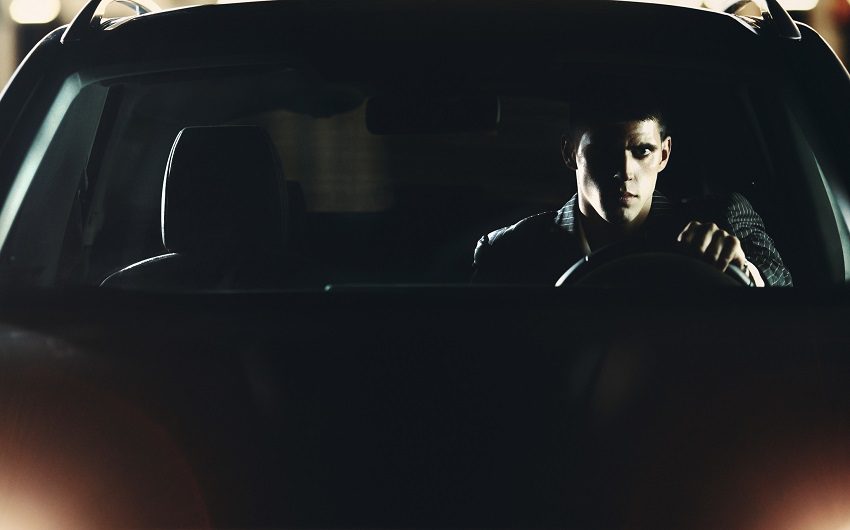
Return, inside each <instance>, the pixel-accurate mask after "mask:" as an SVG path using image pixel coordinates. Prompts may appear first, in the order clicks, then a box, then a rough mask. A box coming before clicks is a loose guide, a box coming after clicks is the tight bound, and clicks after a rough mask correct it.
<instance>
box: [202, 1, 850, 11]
mask: <svg viewBox="0 0 850 530" xmlns="http://www.w3.org/2000/svg"><path fill="white" fill-rule="evenodd" d="M632 1H641V2H644V3H648V4H665V5H673V6H684V7H706V8H708V9H711V10H713V11H725V10H726V8H728V7H729V6H731V5H732V4H734V3H735V2H736V0H632ZM847 1H848V2H850V0H847ZM219 3H222V0H219ZM756 3H757V4H758V6H759V7H760V8H761V9H762V10H766V9H767V8H766V4H765V2H764V1H763V0H757V1H756ZM779 3H780V4H781V5H782V7H784V8H785V9H786V10H788V11H811V10H812V9H814V8H815V6H817V5H818V0H779Z"/></svg>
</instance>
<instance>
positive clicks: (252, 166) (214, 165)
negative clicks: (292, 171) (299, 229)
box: [101, 125, 289, 290]
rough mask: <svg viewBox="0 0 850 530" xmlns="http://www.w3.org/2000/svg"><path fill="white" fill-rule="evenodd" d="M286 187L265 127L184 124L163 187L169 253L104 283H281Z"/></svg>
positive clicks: (180, 286)
mask: <svg viewBox="0 0 850 530" xmlns="http://www.w3.org/2000/svg"><path fill="white" fill-rule="evenodd" d="M288 202H289V201H288V195H287V187H286V185H285V184H284V180H283V171H282V168H281V164H280V160H279V158H278V156H277V153H276V151H275V148H274V145H273V144H272V142H271V139H270V138H269V135H268V133H267V132H266V131H265V130H264V129H263V128H261V127H255V126H241V125H240V126H215V127H187V128H185V129H183V130H182V131H180V133H179V134H178V135H177V138H176V139H175V140H174V144H173V146H172V148H171V154H170V156H169V158H168V164H167V166H166V170H165V178H164V181H163V187H162V203H161V231H162V244H163V246H164V248H165V250H166V251H167V253H164V254H161V255H158V256H153V257H150V258H147V259H145V260H142V261H139V262H137V263H133V264H132V265H129V266H126V267H124V268H122V269H121V270H119V271H117V272H115V273H113V274H112V275H110V276H109V277H107V278H106V279H105V280H104V281H103V282H102V283H101V285H102V286H108V287H121V288H142V289H163V290H174V289H230V288H253V287H268V286H274V285H277V284H280V283H281V281H283V278H282V277H281V276H282V275H283V274H284V271H285V270H286V268H287V263H286V255H287V252H286V250H287V248H286V243H287V236H288V226H287V217H288V216H287V205H288Z"/></svg>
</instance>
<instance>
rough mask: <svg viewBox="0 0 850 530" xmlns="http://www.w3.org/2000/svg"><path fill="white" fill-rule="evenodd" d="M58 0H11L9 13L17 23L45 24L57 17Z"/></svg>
mask: <svg viewBox="0 0 850 530" xmlns="http://www.w3.org/2000/svg"><path fill="white" fill-rule="evenodd" d="M61 10H62V3H61V2H60V1H59V0H12V3H11V4H10V5H9V15H10V16H11V17H12V20H14V21H15V22H17V23H18V24H47V23H49V22H53V21H54V20H56V18H58V17H59V12H60V11H61Z"/></svg>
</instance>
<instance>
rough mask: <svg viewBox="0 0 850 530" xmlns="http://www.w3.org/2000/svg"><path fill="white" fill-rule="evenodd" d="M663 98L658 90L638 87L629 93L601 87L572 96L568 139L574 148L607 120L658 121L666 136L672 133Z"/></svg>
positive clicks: (663, 134) (608, 122) (609, 122)
mask: <svg viewBox="0 0 850 530" xmlns="http://www.w3.org/2000/svg"><path fill="white" fill-rule="evenodd" d="M663 99H664V98H663V96H662V95H661V94H659V93H654V92H649V91H635V90H631V91H629V93H628V94H626V95H622V94H614V93H611V92H610V91H609V90H598V91H596V92H594V93H593V94H587V95H584V96H578V97H575V98H572V99H571V101H570V117H569V123H568V125H567V127H566V128H565V130H564V137H565V140H566V141H567V142H569V145H570V149H572V150H574V149H575V148H576V146H577V145H578V142H579V140H580V139H581V137H582V135H583V134H584V133H585V132H587V131H589V130H593V129H596V128H598V127H600V126H604V125H606V124H612V123H622V122H627V121H646V120H655V122H656V123H658V130H659V131H660V132H661V139H662V140H664V139H665V138H667V137H668V136H670V127H669V122H668V120H667V115H666V113H665V111H664V110H663V108H662V101H663Z"/></svg>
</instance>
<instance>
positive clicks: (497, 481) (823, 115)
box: [0, 1, 850, 528]
mask: <svg viewBox="0 0 850 530" xmlns="http://www.w3.org/2000/svg"><path fill="white" fill-rule="evenodd" d="M776 20H778V18H777V16H776V14H774V16H769V15H767V16H766V17H765V18H762V19H752V18H744V17H737V16H733V15H727V14H721V13H713V12H709V11H705V10H695V9H686V8H676V7H670V6H658V5H647V4H637V3H629V2H616V3H601V2H599V3H578V4H573V3H568V4H565V3H563V2H561V3H557V2H536V3H533V4H522V3H518V2H496V3H494V4H488V5H487V6H486V7H484V6H481V5H476V4H473V3H467V2H460V3H441V2H437V3H433V2H414V3H408V4H403V5H398V4H391V3H383V2H371V3H365V4H358V5H352V4H349V3H343V2H339V3H329V2H303V3H302V2H294V1H293V2H290V1H285V2H256V3H244V4H228V5H216V6H201V7H193V8H186V9H177V10H173V11H164V12H155V13H149V14H144V15H141V16H135V17H128V18H126V19H115V20H105V21H101V20H99V19H97V20H96V21H95V22H96V24H94V25H92V24H89V21H88V20H82V21H77V22H75V23H74V24H73V25H72V26H71V27H70V28H61V29H60V30H57V31H55V32H53V33H51V34H50V35H48V36H47V37H45V39H44V40H43V41H42V42H41V43H40V44H39V45H38V46H36V48H35V49H34V50H33V51H32V53H31V54H30V55H29V56H28V57H27V59H26V60H25V61H24V63H23V64H22V65H21V67H20V68H19V70H18V72H17V73H16V75H15V77H14V78H13V79H12V81H11V82H10V83H9V85H8V86H7V88H6V90H5V91H4V93H3V95H2V98H0V123H2V124H3V127H0V187H2V189H3V191H4V196H5V197H6V199H5V202H4V206H3V209H2V211H0V242H1V243H2V252H0V281H2V284H3V285H4V295H3V303H2V304H0V314H1V315H2V322H3V327H2V335H0V351H2V352H3V354H2V357H0V359H2V370H0V374H2V375H0V378H1V379H2V384H0V417H2V421H0V468H2V469H4V473H3V476H0V506H3V504H2V499H3V495H5V496H6V498H7V499H8V500H7V501H6V504H5V505H6V506H7V510H6V513H7V517H8V518H9V520H11V521H20V520H24V519H25V518H26V517H29V516H30V515H32V513H38V514H39V517H41V518H42V519H43V520H44V521H47V522H46V523H45V524H46V525H47V526H51V525H52V526H53V527H63V528H72V527H80V528H90V527H104V528H114V527H157V528H192V527H216V528H218V527H223V528H243V527H244V528H277V527H281V528H367V527H368V528H420V527H435V528H437V527H439V528H461V527H463V528H473V527H474V528H482V527H499V528H518V527H523V528H525V527H538V528H544V527H545V528H555V527H557V528H644V527H646V528H649V527H654V528H777V527H786V526H787V527H789V528H791V527H805V526H806V525H826V526H824V527H825V528H829V527H835V528H838V527H840V525H841V524H846V521H847V520H850V502H848V501H847V499H848V498H850V495H848V494H850V481H848V477H850V453H848V451H847V447H848V442H850V430H848V428H850V424H848V410H850V408H848V407H850V392H848V388H850V385H848V383H849V382H850V359H848V352H850V333H848V328H847V323H846V320H847V315H848V296H847V293H846V289H845V287H844V283H845V279H846V278H847V277H848V274H850V259H848V253H850V237H848V223H847V221H848V218H847V215H850V205H848V202H847V195H846V190H847V186H848V185H850V161H848V159H847V157H846V156H845V153H846V152H847V148H848V140H850V130H848V128H850V121H848V120H847V119H846V118H847V116H850V108H848V106H850V99H848V98H847V95H848V94H850V79H848V75H847V72H846V70H844V68H843V67H842V66H841V64H840V62H839V61H838V60H837V59H836V57H835V55H834V54H833V53H832V52H831V50H830V49H829V48H828V46H827V45H826V44H825V43H824V41H823V40H822V39H821V38H820V37H819V36H818V35H817V34H816V33H815V32H814V31H813V30H811V29H810V28H808V27H806V26H804V25H802V24H797V25H796V28H798V29H799V32H800V34H801V35H800V38H799V39H796V38H789V37H788V35H787V34H786V33H787V32H786V31H785V30H787V27H784V29H783V26H781V23H780V22H777V21H776ZM628 81H632V82H639V83H649V84H650V86H658V87H659V89H662V88H663V89H664V90H666V94H667V97H668V98H669V101H671V105H672V106H673V107H674V109H675V110H676V112H677V113H678V116H679V118H680V119H679V121H678V125H677V129H676V130H677V132H676V133H675V134H676V135H678V136H677V138H682V140H681V141H679V140H678V139H677V142H679V143H677V144H676V145H677V147H676V149H678V150H679V151H677V154H676V155H674V156H679V161H677V162H675V163H676V164H679V165H678V166H676V167H671V168H670V172H671V174H672V175H676V176H678V177H677V178H669V179H668V181H667V182H666V186H667V188H668V193H670V194H671V195H672V196H675V197H683V198H684V197H688V196H692V195H694V194H701V193H706V192H715V191H727V190H733V189H734V190H736V191H740V192H742V193H744V194H745V195H747V196H748V197H749V198H750V200H751V201H752V202H753V204H754V205H755V206H756V207H757V208H758V210H759V212H760V213H761V214H762V216H763V217H764V219H765V222H766V225H767V228H768V230H770V232H771V235H772V236H773V237H774V239H775V240H776V242H777V245H778V247H779V248H780V249H781V251H782V253H783V258H784V259H785V261H786V263H787V265H788V267H789V269H790V270H791V271H792V272H793V274H794V280H795V284H796V285H797V287H795V288H793V289H763V290H759V289H744V288H726V289H716V288H711V287H709V286H705V285H703V286H700V285H693V286H680V285H670V286H668V287H666V288H657V289H653V290H651V291H649V290H647V289H643V288H641V286H640V282H639V281H637V280H636V282H635V285H634V286H633V287H632V288H617V289H607V290H606V289H600V288H578V287H576V288H571V289H568V288H563V289H558V288H554V287H552V288H540V287H529V286H498V285H474V286H473V285H468V284H467V279H468V275H469V264H470V261H471V258H472V250H473V248H474V244H475V241H476V240H477V238H478V237H479V236H480V235H481V234H483V233H486V232H487V231H489V230H492V229H495V228H498V227H499V226H503V225H505V224H508V223H510V222H512V221H514V220H516V219H518V218H520V217H521V216H523V215H528V214H530V213H533V212H534V211H537V210H539V209H541V208H542V207H543V206H545V205H548V204H551V203H552V202H553V201H558V200H565V199H566V198H568V196H569V194H570V193H571V190H570V188H569V186H570V184H569V176H568V175H564V174H562V173H561V172H562V171H563V167H562V165H561V162H560V160H559V158H558V154H557V152H556V151H557V138H558V135H559V127H561V125H562V124H561V123H560V122H559V120H558V119H557V116H556V117H553V115H552V114H550V111H552V112H558V110H559V109H560V108H561V107H560V106H559V103H560V102H562V101H569V99H570V97H571V96H572V95H573V93H572V92H571V90H584V91H589V90H593V89H594V87H596V86H599V85H601V84H606V83H622V86H623V90H629V84H628ZM576 87H582V88H580V89H577V88H576ZM399 95H401V96H404V98H407V99H406V100H407V101H427V102H432V101H436V100H441V99H440V98H443V99H442V100H445V98H448V99H452V98H473V100H475V101H485V100H487V98H489V97H490V96H494V95H495V96H499V97H500V104H501V108H500V110H501V113H502V115H501V124H500V127H501V128H500V129H499V134H498V135H493V134H490V132H492V131H490V132H487V131H485V132H483V133H479V132H477V131H473V130H472V127H471V125H476V124H479V123H480V122H478V121H475V120H472V119H469V120H464V119H461V120H460V121H461V127H460V130H458V131H454V132H450V133H446V134H442V135H439V134H438V135H434V134H426V133H433V132H435V131H436V132H441V133H445V131H444V130H443V129H446V128H447V127H448V125H447V124H449V125H450V124H455V125H457V123H456V122H455V121H452V119H451V118H446V119H444V120H442V121H440V120H437V121H436V122H432V123H430V124H427V127H431V128H432V129H434V130H426V128H427V127H426V125H423V124H422V123H418V122H416V120H415V119H414V118H409V119H408V121H407V122H405V121H404V120H402V125H403V124H404V123H408V124H410V123H413V122H416V123H418V125H417V124H416V123H414V126H413V131H412V134H406V135H403V134H387V135H384V136H382V137H381V138H383V140H381V141H382V142H384V143H382V144H381V147H380V149H381V150H380V151H374V152H380V153H382V154H381V157H382V158H378V157H377V155H374V156H373V155H370V154H369V153H371V152H372V151H369V148H370V146H372V145H373V144H372V143H370V142H372V141H373V140H364V138H367V137H366V136H359V135H357V134H354V133H351V134H349V133H348V132H345V131H343V133H340V134H341V136H339V137H335V136H334V134H335V133H334V132H333V131H337V130H341V129H339V127H338V126H337V123H338V122H335V121H333V120H334V119H336V118H337V117H338V116H352V114H350V113H352V112H354V113H355V114H353V116H354V118H353V119H354V120H355V121H356V123H357V124H360V125H358V127H360V128H364V127H365V126H363V125H362V122H363V118H364V115H363V114H356V113H357V112H360V111H363V110H364V101H365V100H366V99H369V98H377V97H380V96H385V97H394V96H399ZM442 100H441V101H442ZM529 101H531V102H530V103H529ZM541 101H542V102H543V103H540V102H541ZM281 109H282V111H281ZM358 109H360V110H358ZM553 109H554V110H553ZM279 111H280V112H284V111H285V113H286V119H287V120H289V121H288V122H287V123H293V124H295V125H294V127H295V128H294V129H286V130H285V131H284V132H280V131H278V132H279V134H280V135H282V136H283V137H285V138H287V139H286V140H283V144H280V145H278V147H279V149H281V150H282V152H283V153H282V159H283V166H284V172H285V173H295V174H296V175H297V176H300V177H302V178H304V180H303V181H302V182H301V183H300V184H301V186H302V188H303V190H302V191H301V192H300V193H302V194H303V196H304V198H302V199H303V200H304V202H305V203H306V206H304V208H303V210H304V211H303V212H302V214H301V217H300V220H299V222H298V223H294V225H293V226H295V227H296V228H294V229H293V230H297V231H298V232H299V233H298V234H297V237H296V239H297V241H298V244H299V245H300V250H301V251H302V252H303V253H304V254H305V255H306V256H307V257H308V258H309V260H311V261H310V262H311V263H318V264H320V265H317V267H316V268H315V269H311V270H320V271H328V272H321V273H320V275H319V276H320V277H319V280H318V281H314V280H310V281H305V282H303V283H298V284H296V285H293V286H288V287H287V288H281V289H227V290H224V291H222V290H216V289H203V290H183V291H180V292H174V291H169V290H167V289H157V288H156V285H153V286H151V289H132V290H122V289H110V288H106V287H100V283H101V282H102V281H103V280H104V279H105V278H107V277H108V276H109V275H110V274H112V273H114V272H115V271H116V270H119V269H121V268H122V267H125V266H127V265H129V264H131V263H134V262H137V261H139V260H143V259H145V258H147V257H150V256H153V255H156V254H157V253H158V252H162V248H161V243H160V241H159V239H158V238H159V237H160V235H159V226H158V223H159V206H160V205H159V193H160V190H161V187H162V173H163V171H164V169H165V167H166V163H167V161H168V153H169V149H170V147H171V144H172V142H173V141H174V137H175V135H176V134H177V133H178V132H179V131H180V130H182V129H183V128H184V127H188V126H197V125H204V126H209V125H218V124H223V123H229V124H233V123H239V124H241V123H245V122H251V123H255V122H256V120H254V118H255V117H256V116H263V119H264V120H265V119H266V118H267V113H269V112H271V113H273V114H274V113H275V112H279ZM364 112H365V111H364ZM274 115H275V116H277V114H274ZM292 116H298V118H293V117H292ZM252 120H253V121H252ZM323 120H324V121H323ZM328 120H330V121H328ZM355 121H352V122H345V124H348V125H346V126H351V127H354V126H353V125H351V123H355ZM264 123H270V122H264ZM328 123H330V126H326V124H328ZM464 124H465V125H466V126H467V127H466V128H464ZM323 127H325V128H324V129H323ZM396 127H399V126H398V125H396ZM417 127H418V129H417ZM391 128H392V127H391ZM358 130H359V129H358ZM364 130H365V129H364ZM286 131H290V132H286ZM291 131H295V133H293V132H291ZM329 131H330V132H329ZM346 131H347V129H346ZM407 132H408V133H410V132H411V131H407ZM390 133H392V131H390ZM287 135H288V136H287ZM319 137H321V138H324V140H315V138H319ZM311 138H313V139H314V140H315V143H309V142H311V141H313V140H310V139H311ZM328 138H330V139H328ZM546 138H554V139H555V140H554V141H552V144H551V148H550V147H549V145H548V144H546V143H545V142H546V141H548V140H546ZM689 138H690V140H689ZM299 142H302V143H299ZM304 142H307V145H308V146H307V147H305V148H304V150H303V151H299V150H297V149H295V147H293V146H296V147H297V146H298V145H302V147H303V143H304ZM281 145H282V146H283V147H281ZM287 149H288V150H289V151H288V152H287ZM303 153H308V154H309V155H310V156H311V157H312V158H310V157H308V156H307V155H305V154H303ZM547 153H553V154H554V156H550V155H549V154H547ZM680 153H681V154H680ZM287 155H289V156H287ZM358 157H359V158H358ZM293 160H294V162H293ZM305 160H306V161H305ZM376 160H380V161H381V164H382V165H381V167H382V168H383V169H382V173H381V174H382V175H388V176H389V177H381V179H383V180H381V179H378V178H377V177H375V179H374V180H370V179H369V178H365V177H364V179H363V180H357V178H359V177H358V175H360V176H363V175H367V176H369V175H372V174H373V173H371V172H370V170H369V168H371V167H377V166H375V164H377V162H375V161H376ZM251 163H252V162H251V160H246V161H245V164H246V167H250V166H251ZM327 167H331V169H330V170H328V169H327ZM323 168H324V169H323ZM364 168H366V169H364ZM321 171H326V172H325V173H321V174H322V175H331V176H329V177H327V178H325V177H323V179H324V180H312V181H311V180H309V178H308V177H309V176H310V175H313V174H320V172H321ZM375 174H378V173H377V172H376V173H375ZM305 175H306V177H305ZM288 177H290V175H288ZM350 182H354V183H355V184H351V185H350V186H349V185H348V184H347V183H350ZM290 187H291V188H292V189H293V190H297V187H295V186H292V185H291V186H290ZM339 189H342V190H343V191H342V192H339V193H340V194H341V196H337V195H335V191H334V190H339ZM364 189H365V190H367V191H363V190H364ZM292 197H298V194H297V192H293V195H292ZM351 197H353V198H354V199H351ZM110 201H112V202H110ZM311 201H312V202H313V204H314V205H315V204H320V205H321V207H311ZM569 265H570V264H565V270H566V268H567V267H569ZM22 514H23V515H22ZM16 518H17V519H16ZM21 518H24V519H21ZM42 519H39V521H41V520H42ZM56 521H59V522H56ZM829 525H834V526H829Z"/></svg>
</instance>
